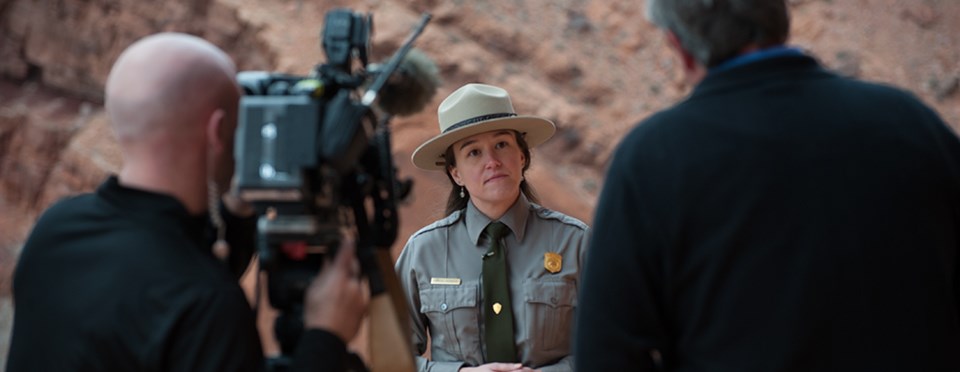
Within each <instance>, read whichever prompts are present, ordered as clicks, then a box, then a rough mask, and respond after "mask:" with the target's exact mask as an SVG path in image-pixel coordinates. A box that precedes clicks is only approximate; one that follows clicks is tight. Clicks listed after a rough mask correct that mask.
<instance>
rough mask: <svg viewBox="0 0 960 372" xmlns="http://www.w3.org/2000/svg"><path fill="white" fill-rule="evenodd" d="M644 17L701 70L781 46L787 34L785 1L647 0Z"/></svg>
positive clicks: (787, 21)
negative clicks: (745, 52)
mask: <svg viewBox="0 0 960 372" xmlns="http://www.w3.org/2000/svg"><path fill="white" fill-rule="evenodd" d="M646 13H647V18H648V19H650V21H651V22H652V23H653V24H655V25H657V26H659V27H661V28H664V29H666V30H668V31H669V32H671V33H673V34H674V35H676V37H677V39H678V41H679V42H680V45H681V46H682V47H683V48H684V49H685V50H686V51H687V52H689V53H690V54H692V55H693V57H694V58H695V59H696V61H697V62H698V63H700V64H701V65H703V66H704V67H713V66H715V65H717V64H719V63H721V62H723V61H725V60H728V59H730V58H732V57H734V56H736V55H738V54H740V53H741V52H743V50H744V49H745V48H750V47H756V48H764V47H769V46H774V45H779V44H783V43H784V42H786V40H787V37H788V36H789V33H790V17H789V14H788V10H787V4H786V1H785V0H647V9H646Z"/></svg>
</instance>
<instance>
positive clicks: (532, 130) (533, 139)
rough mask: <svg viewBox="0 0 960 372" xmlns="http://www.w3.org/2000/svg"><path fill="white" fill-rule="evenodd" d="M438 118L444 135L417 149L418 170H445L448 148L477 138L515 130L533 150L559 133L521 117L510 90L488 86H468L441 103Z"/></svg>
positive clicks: (543, 121) (547, 123)
mask: <svg viewBox="0 0 960 372" xmlns="http://www.w3.org/2000/svg"><path fill="white" fill-rule="evenodd" d="M437 118H438V119H439V120H438V121H439V122H440V134H439V135H437V136H436V137H433V138H431V139H429V140H427V141H426V142H424V143H423V144H422V145H420V147H417V149H416V150H415V151H414V152H413V156H412V157H411V160H413V165H415V166H416V167H417V168H420V169H425V170H444V169H445V168H446V165H447V162H446V160H445V159H444V158H443V155H444V153H445V152H446V151H447V148H448V147H450V145H452V144H454V143H456V142H457V141H459V140H462V139H464V138H467V137H470V136H472V135H474V134H480V133H484V132H489V131H493V130H501V129H512V130H515V131H517V132H520V134H521V135H523V139H524V140H525V141H526V142H527V147H529V148H531V149H532V148H534V147H536V146H537V145H539V144H541V143H543V142H545V141H546V140H548V139H550V137H551V136H553V133H554V132H556V131H557V127H556V126H555V125H554V124H553V122H552V121H550V120H547V119H545V118H541V117H537V116H521V115H517V113H516V111H514V109H513V102H511V101H510V95H509V94H507V91H506V90H503V89H501V88H498V87H495V86H492V85H485V84H467V85H464V86H462V87H460V89H457V90H456V91H454V92H453V93H451V94H450V96H448V97H447V98H446V99H444V100H443V102H442V103H440V108H439V109H437Z"/></svg>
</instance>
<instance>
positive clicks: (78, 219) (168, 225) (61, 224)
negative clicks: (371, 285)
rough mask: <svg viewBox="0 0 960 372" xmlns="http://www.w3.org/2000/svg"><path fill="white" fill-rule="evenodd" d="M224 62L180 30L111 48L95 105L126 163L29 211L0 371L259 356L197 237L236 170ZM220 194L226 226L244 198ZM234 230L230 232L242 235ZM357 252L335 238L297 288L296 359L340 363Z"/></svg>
mask: <svg viewBox="0 0 960 372" xmlns="http://www.w3.org/2000/svg"><path fill="white" fill-rule="evenodd" d="M235 74H236V69H235V67H234V64H233V62H232V61H231V59H230V58H229V57H228V56H227V55H226V54H225V53H224V52H223V51H221V50H220V49H218V48H217V47H215V46H213V45H211V44H210V43H208V42H206V41H204V40H202V39H199V38H196V37H193V36H189V35H184V34H175V33H164V34H158V35H153V36H149V37H146V38H144V39H142V40H140V41H138V42H136V43H134V44H133V45H131V46H130V47H129V48H128V49H127V50H126V51H124V52H123V53H122V54H121V55H120V57H119V58H118V59H117V61H116V63H115V64H114V66H113V69H112V70H111V71H110V75H109V77H108V79H107V85H106V110H107V114H108V115H109V117H110V122H111V123H112V126H113V130H114V132H115V134H116V137H117V141H118V143H119V145H120V149H121V151H122V153H123V158H124V163H123V167H122V169H121V170H120V173H119V174H118V175H115V176H111V177H109V179H107V180H106V181H105V182H104V183H103V184H102V185H100V187H99V188H98V189H97V190H96V191H95V192H94V193H90V194H85V195H80V196H77V197H72V198H69V199H66V200H63V201H60V202H58V203H57V204H55V205H54V206H52V207H51V208H50V209H48V210H47V211H46V212H44V214H43V215H42V216H41V218H40V219H39V220H38V221H37V224H36V225H35V227H34V229H33V231H32V232H31V234H30V237H29V238H28V240H27V243H26V245H25V246H24V248H23V251H22V253H21V256H20V259H19V262H18V265H17V268H16V272H15V274H14V301H15V310H16V311H15V317H14V325H13V335H12V340H11V347H10V354H9V360H8V364H7V371H11V372H14V371H77V370H82V371H134V370H136V371H259V370H262V369H263V356H262V351H261V346H260V339H259V336H258V334H257V329H256V324H255V321H254V318H255V317H254V314H253V312H252V311H251V309H250V306H249V304H248V303H247V301H246V299H245V297H244V295H243V292H242V290H241V289H240V287H239V286H238V284H237V282H236V276H234V275H231V272H230V271H229V270H228V267H227V266H226V265H223V264H221V263H220V261H218V260H217V258H216V257H215V255H214V253H212V251H211V249H210V247H211V243H212V240H213V239H211V238H208V237H210V236H214V235H215V234H213V233H212V232H211V229H210V228H209V227H208V226H209V223H208V222H207V221H208V220H209V215H208V211H209V210H210V208H208V205H210V202H211V200H209V198H210V197H209V195H223V194H224V190H228V189H229V182H230V179H231V178H232V176H233V137H234V131H235V129H236V113H237V105H238V102H239V97H240V90H239V87H238V86H237V84H236V83H235V80H234V76H235ZM224 200H225V202H226V203H227V204H228V208H216V207H215V208H216V210H214V212H217V211H220V212H229V211H232V212H233V213H222V214H224V216H223V217H224V220H226V221H227V222H228V224H227V226H228V227H230V226H232V225H231V224H230V223H229V222H230V221H231V219H233V220H241V218H240V217H238V216H232V215H233V214H238V215H243V214H249V213H250V212H251V211H250V210H249V208H245V204H243V203H242V202H240V201H239V200H236V199H233V198H230V197H229V195H224ZM214 204H216V203H215V202H214ZM250 219H252V218H248V220H250ZM231 230H232V232H233V234H228V237H227V240H231V236H232V237H233V238H232V240H241V239H240V238H238V237H243V236H244V234H245V233H246V234H247V235H246V237H247V238H249V237H252V234H249V233H250V231H249V229H246V230H245V231H239V232H238V231H237V229H230V228H228V229H227V232H228V233H230V232H231ZM241 230H243V229H241ZM240 243H241V244H251V243H250V242H240ZM248 257H249V256H247V258H248ZM246 262H248V261H246ZM246 262H244V263H246ZM357 266H358V265H357V263H356V262H355V259H354V258H353V254H352V247H346V249H341V254H340V255H339V256H338V257H336V258H335V259H334V262H333V263H332V264H331V267H330V268H328V269H325V270H323V274H322V275H321V276H320V277H319V278H318V279H316V280H315V281H314V282H313V283H312V284H311V286H310V288H309V289H308V293H307V296H306V300H305V301H306V303H305V307H306V309H305V311H304V313H305V315H304V324H305V328H306V329H307V331H306V332H304V336H303V338H302V339H301V341H300V343H299V349H298V350H297V355H296V357H295V361H294V363H295V364H296V367H297V368H298V369H299V370H318V371H321V370H322V371H339V370H342V369H343V366H342V362H343V360H344V359H345V356H346V346H345V341H348V340H350V339H352V338H353V337H354V336H355V335H356V333H357V330H358V328H359V325H360V321H361V317H362V314H363V313H364V311H365V309H366V304H367V301H368V300H369V293H368V292H367V291H366V286H365V285H364V284H363V283H362V282H360V281H359V280H358V279H356V278H357V275H356V274H357V272H356V271H357V268H356V267H357Z"/></svg>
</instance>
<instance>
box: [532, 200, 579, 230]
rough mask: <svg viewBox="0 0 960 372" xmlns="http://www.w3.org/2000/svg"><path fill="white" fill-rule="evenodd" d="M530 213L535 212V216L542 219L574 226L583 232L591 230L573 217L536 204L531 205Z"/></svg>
mask: <svg viewBox="0 0 960 372" xmlns="http://www.w3.org/2000/svg"><path fill="white" fill-rule="evenodd" d="M530 211H532V212H533V215H534V216H537V217H539V218H540V219H544V220H552V221H557V222H560V223H562V224H564V225H569V226H573V227H576V228H578V229H581V230H587V229H588V228H589V226H587V224H586V223H584V222H583V221H580V220H579V219H577V218H575V217H571V216H569V215H566V214H564V213H562V212H558V211H555V210H552V209H550V208H547V207H544V206H542V205H539V204H536V203H530Z"/></svg>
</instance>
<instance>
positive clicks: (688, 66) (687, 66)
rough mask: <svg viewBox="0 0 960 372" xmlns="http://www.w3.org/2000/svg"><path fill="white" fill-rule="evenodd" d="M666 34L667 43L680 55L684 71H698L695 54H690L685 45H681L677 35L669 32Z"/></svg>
mask: <svg viewBox="0 0 960 372" xmlns="http://www.w3.org/2000/svg"><path fill="white" fill-rule="evenodd" d="M665 32H666V33H667V43H668V44H670V47H671V48H673V50H674V51H676V52H677V54H678V55H680V61H681V62H683V69H684V70H685V71H693V70H696V69H697V68H698V66H697V60H696V59H694V58H693V54H690V52H688V51H687V50H686V49H684V48H683V44H681V43H680V38H678V37H677V34H675V33H673V31H669V30H668V31H665Z"/></svg>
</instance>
